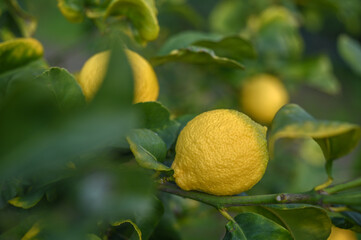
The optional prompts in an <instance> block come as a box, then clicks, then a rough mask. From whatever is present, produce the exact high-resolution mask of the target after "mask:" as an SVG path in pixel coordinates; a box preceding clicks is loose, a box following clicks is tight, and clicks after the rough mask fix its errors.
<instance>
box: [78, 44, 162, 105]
mask: <svg viewBox="0 0 361 240" xmlns="http://www.w3.org/2000/svg"><path fill="white" fill-rule="evenodd" d="M125 52H126V55H127V57H128V59H129V63H130V66H131V68H132V72H133V77H134V99H133V102H134V103H138V102H147V101H155V100H157V98H158V93H159V85H158V80H157V76H156V75H155V72H154V70H153V68H152V66H151V65H150V64H149V63H148V62H147V60H145V59H144V58H143V57H141V56H140V55H139V54H137V53H135V52H133V51H130V50H126V51H125ZM109 57H110V52H109V51H104V52H100V53H97V54H95V55H94V56H92V57H91V58H89V59H88V60H87V61H86V62H85V64H84V66H83V68H82V69H81V71H80V73H79V76H78V78H77V79H78V82H79V84H80V86H81V88H82V90H83V93H84V95H85V97H86V98H87V99H88V100H91V99H92V98H93V97H94V95H95V93H96V92H97V90H98V89H99V87H100V85H101V84H102V82H103V80H104V77H105V74H106V72H107V68H108V63H109Z"/></svg>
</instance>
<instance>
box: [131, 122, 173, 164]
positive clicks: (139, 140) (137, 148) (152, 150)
mask: <svg viewBox="0 0 361 240" xmlns="http://www.w3.org/2000/svg"><path fill="white" fill-rule="evenodd" d="M127 141H128V143H129V145H130V150H131V151H132V152H133V154H134V156H135V159H136V160H137V162H138V163H139V165H140V166H142V167H144V168H149V169H154V170H157V171H171V170H172V169H171V168H169V167H167V166H165V165H163V164H161V163H160V162H162V161H163V160H164V159H165V156H166V154H167V146H166V145H165V143H164V142H163V140H162V139H161V138H160V137H159V136H158V135H157V134H156V133H154V132H152V131H151V130H148V129H135V130H133V131H131V133H130V134H128V136H127Z"/></svg>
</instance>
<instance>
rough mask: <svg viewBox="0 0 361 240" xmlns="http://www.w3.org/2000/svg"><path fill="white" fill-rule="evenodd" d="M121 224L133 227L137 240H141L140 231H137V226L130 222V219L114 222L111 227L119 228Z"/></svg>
mask: <svg viewBox="0 0 361 240" xmlns="http://www.w3.org/2000/svg"><path fill="white" fill-rule="evenodd" d="M123 223H130V224H131V225H132V226H133V227H134V230H135V231H136V232H137V234H138V238H139V240H142V232H141V231H140V229H139V227H138V226H137V224H135V223H134V222H133V221H132V220H130V219H127V220H122V221H117V222H114V223H113V224H112V226H113V227H117V226H120V225H121V224H123Z"/></svg>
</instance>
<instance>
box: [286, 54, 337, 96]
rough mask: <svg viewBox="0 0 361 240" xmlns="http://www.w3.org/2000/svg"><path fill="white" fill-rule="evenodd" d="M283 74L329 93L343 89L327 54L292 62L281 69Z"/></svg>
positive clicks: (290, 79) (291, 80) (294, 80)
mask: <svg viewBox="0 0 361 240" xmlns="http://www.w3.org/2000/svg"><path fill="white" fill-rule="evenodd" d="M281 75H282V78H284V79H286V80H287V81H290V82H295V83H299V84H307V85H309V86H311V87H314V88H317V89H319V90H321V91H324V92H326V93H328V94H337V93H339V92H340V90H341V86H340V83H339V82H338V80H337V78H336V76H335V75H334V74H333V71H332V63H331V61H330V59H329V58H328V57H327V56H320V57H317V58H312V59H307V60H303V61H300V62H295V63H290V64H288V65H287V66H286V67H283V68H282V69H281Z"/></svg>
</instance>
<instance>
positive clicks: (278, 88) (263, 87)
mask: <svg viewBox="0 0 361 240" xmlns="http://www.w3.org/2000/svg"><path fill="white" fill-rule="evenodd" d="M288 101H289V96H288V93H287V90H286V88H285V87H284V85H283V84H282V82H281V81H280V80H279V79H278V78H276V77H274V76H271V75H267V74H260V75H256V76H254V77H251V78H249V79H247V80H246V81H245V82H244V84H243V86H242V88H241V97H240V105H241V108H242V110H243V112H245V113H246V114H248V115H249V116H250V117H251V118H253V119H254V120H256V121H257V122H260V123H264V124H269V123H271V122H272V120H273V118H274V116H275V114H276V113H277V111H278V110H279V109H280V108H281V107H282V106H283V105H285V104H286V103H288Z"/></svg>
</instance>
